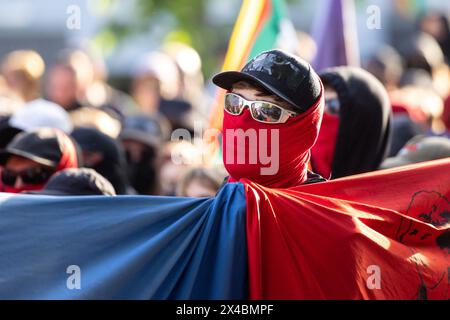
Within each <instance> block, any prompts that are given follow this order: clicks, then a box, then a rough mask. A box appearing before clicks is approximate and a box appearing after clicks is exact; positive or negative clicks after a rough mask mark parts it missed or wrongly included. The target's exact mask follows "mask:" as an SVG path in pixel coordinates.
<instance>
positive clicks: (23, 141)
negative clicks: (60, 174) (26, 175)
mask: <svg viewBox="0 0 450 320" xmlns="http://www.w3.org/2000/svg"><path fill="white" fill-rule="evenodd" d="M61 134H63V133H62V132H61ZM60 139H61V137H60V135H58V131H57V130H56V129H52V128H41V129H37V130H34V131H31V132H22V133H19V134H18V135H17V136H15V137H14V139H13V140H12V141H11V142H10V143H9V144H8V145H7V146H6V148H5V149H3V150H0V165H5V164H6V162H7V161H8V159H9V157H10V156H12V155H16V156H20V157H24V158H27V159H30V160H33V161H34V162H37V163H40V164H42V165H45V166H49V167H56V166H57V164H58V163H59V161H60V160H61V157H62V153H63V150H62V147H61V146H62V142H61V140H60Z"/></svg>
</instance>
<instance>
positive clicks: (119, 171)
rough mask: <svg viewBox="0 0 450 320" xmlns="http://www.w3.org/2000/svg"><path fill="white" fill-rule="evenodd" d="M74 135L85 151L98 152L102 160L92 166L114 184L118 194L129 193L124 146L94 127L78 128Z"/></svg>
mask: <svg viewBox="0 0 450 320" xmlns="http://www.w3.org/2000/svg"><path fill="white" fill-rule="evenodd" d="M72 137H73V138H74V139H75V140H76V141H77V143H78V144H79V145H80V146H81V149H82V150H83V151H89V152H98V153H100V154H101V155H102V160H101V161H100V162H99V163H97V164H96V165H94V166H89V165H88V164H85V166H86V167H91V168H92V169H94V170H95V171H97V172H98V173H99V174H101V175H102V176H104V177H105V178H106V179H107V180H108V181H109V182H111V184H112V185H113V187H114V189H115V191H116V193H117V194H127V193H129V190H130V185H129V182H128V179H127V176H126V170H127V167H126V160H125V154H124V151H123V148H122V146H121V145H120V144H119V143H118V142H117V141H116V140H114V139H113V138H111V137H109V136H107V135H106V134H104V133H102V132H100V131H98V130H96V129H93V128H76V129H75V130H74V131H73V132H72Z"/></svg>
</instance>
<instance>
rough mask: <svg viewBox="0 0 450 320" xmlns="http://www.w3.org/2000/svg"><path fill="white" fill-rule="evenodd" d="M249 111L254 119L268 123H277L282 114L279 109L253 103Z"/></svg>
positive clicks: (271, 105) (269, 105)
mask: <svg viewBox="0 0 450 320" xmlns="http://www.w3.org/2000/svg"><path fill="white" fill-rule="evenodd" d="M251 111H252V115H253V118H254V119H257V120H259V121H264V122H268V123H271V122H278V121H279V120H280V119H281V115H282V113H283V111H282V110H281V109H280V108H279V107H277V106H275V105H273V104H271V103H265V102H254V103H253V104H252V108H251Z"/></svg>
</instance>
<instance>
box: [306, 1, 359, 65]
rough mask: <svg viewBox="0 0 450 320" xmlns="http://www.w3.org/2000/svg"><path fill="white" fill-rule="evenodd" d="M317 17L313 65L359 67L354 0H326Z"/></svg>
mask: <svg viewBox="0 0 450 320" xmlns="http://www.w3.org/2000/svg"><path fill="white" fill-rule="evenodd" d="M318 12H319V15H320V17H317V19H315V21H316V23H315V25H314V29H313V37H314V40H315V41H316V43H317V54H316V56H315V58H314V61H313V67H314V68H315V69H316V70H318V71H320V70H322V69H325V68H329V67H335V66H342V65H348V66H359V65H360V63H359V47H358V36H357V25H356V13H355V6H354V1H353V0H325V3H324V10H319V11H318Z"/></svg>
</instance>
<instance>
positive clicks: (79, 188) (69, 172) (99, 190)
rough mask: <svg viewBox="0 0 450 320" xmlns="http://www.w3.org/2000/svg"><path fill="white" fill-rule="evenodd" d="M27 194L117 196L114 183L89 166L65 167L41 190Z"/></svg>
mask: <svg viewBox="0 0 450 320" xmlns="http://www.w3.org/2000/svg"><path fill="white" fill-rule="evenodd" d="M24 193H27V194H36V195H47V196H115V195H116V192H115V191H114V187H113V186H112V184H111V183H110V182H109V181H108V180H106V179H105V178H104V177H103V176H102V175H100V174H99V173H97V172H96V171H95V170H93V169H89V168H72V169H65V170H62V171H59V172H57V173H56V174H54V175H53V176H52V177H51V178H50V180H49V181H48V182H47V184H46V185H45V187H44V189H42V190H39V191H28V192H24Z"/></svg>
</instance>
